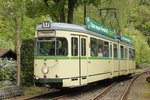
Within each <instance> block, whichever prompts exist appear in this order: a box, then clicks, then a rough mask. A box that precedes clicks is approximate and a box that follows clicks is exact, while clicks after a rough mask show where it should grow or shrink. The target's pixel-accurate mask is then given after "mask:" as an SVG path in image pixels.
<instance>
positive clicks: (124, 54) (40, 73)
mask: <svg viewBox="0 0 150 100" xmlns="http://www.w3.org/2000/svg"><path fill="white" fill-rule="evenodd" d="M135 68H136V67H135V49H134V44H133V42H132V40H131V39H130V38H129V37H127V36H124V35H120V36H117V35H116V32H115V31H114V30H112V29H110V28H108V27H106V26H104V25H102V24H100V23H98V22H96V21H95V20H92V19H90V18H89V17H87V18H86V25H85V26H79V25H74V24H67V23H56V22H51V21H43V22H42V23H41V24H40V25H38V26H37V27H36V32H35V56H34V82H35V84H36V85H39V86H40V85H44V84H45V85H49V86H50V87H58V86H59V87H69V88H71V87H79V86H83V85H87V84H89V83H93V82H96V81H100V80H104V79H108V78H113V77H117V76H122V75H129V74H133V73H134V72H135Z"/></svg>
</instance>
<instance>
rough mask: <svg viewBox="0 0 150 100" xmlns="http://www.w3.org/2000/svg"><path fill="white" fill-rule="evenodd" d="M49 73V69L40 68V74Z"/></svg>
mask: <svg viewBox="0 0 150 100" xmlns="http://www.w3.org/2000/svg"><path fill="white" fill-rule="evenodd" d="M48 72H49V69H48V68H47V67H45V66H44V67H42V73H43V74H47V73H48Z"/></svg>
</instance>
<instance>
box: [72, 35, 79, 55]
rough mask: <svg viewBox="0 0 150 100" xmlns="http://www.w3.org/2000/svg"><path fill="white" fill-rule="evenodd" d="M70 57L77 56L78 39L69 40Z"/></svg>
mask: <svg viewBox="0 0 150 100" xmlns="http://www.w3.org/2000/svg"><path fill="white" fill-rule="evenodd" d="M71 55H72V56H78V38H75V37H72V38H71Z"/></svg>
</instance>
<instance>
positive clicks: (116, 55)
mask: <svg viewBox="0 0 150 100" xmlns="http://www.w3.org/2000/svg"><path fill="white" fill-rule="evenodd" d="M113 46H114V58H118V50H117V44H114V45H113Z"/></svg>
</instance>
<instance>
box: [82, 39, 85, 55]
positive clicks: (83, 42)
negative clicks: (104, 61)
mask: <svg viewBox="0 0 150 100" xmlns="http://www.w3.org/2000/svg"><path fill="white" fill-rule="evenodd" d="M81 55H82V56H86V39H84V38H82V39H81Z"/></svg>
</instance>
